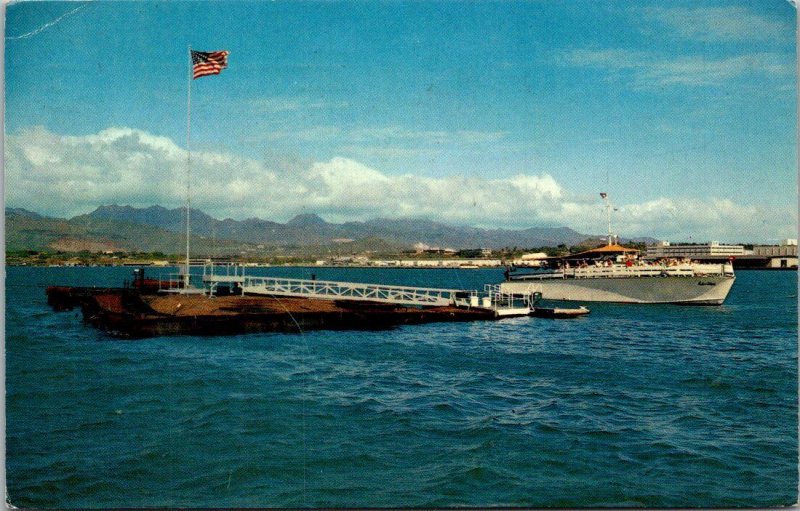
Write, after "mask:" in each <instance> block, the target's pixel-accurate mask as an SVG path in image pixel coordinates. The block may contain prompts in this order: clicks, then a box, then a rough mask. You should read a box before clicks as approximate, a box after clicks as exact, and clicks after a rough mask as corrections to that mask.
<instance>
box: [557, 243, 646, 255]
mask: <svg viewBox="0 0 800 511" xmlns="http://www.w3.org/2000/svg"><path fill="white" fill-rule="evenodd" d="M612 252H613V253H618V252H622V253H630V252H638V250H636V249H635V248H628V247H623V246H622V245H606V246H605V247H597V248H593V249H591V250H587V251H585V252H579V253H578V254H573V255H580V254H598V253H600V254H609V253H612Z"/></svg>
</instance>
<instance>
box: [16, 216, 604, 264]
mask: <svg viewBox="0 0 800 511" xmlns="http://www.w3.org/2000/svg"><path fill="white" fill-rule="evenodd" d="M184 216H185V210H184V209H183V208H174V209H168V208H164V207H162V206H150V207H147V208H135V207H131V206H118V205H104V206H100V207H98V208H97V209H95V210H94V211H92V212H91V213H89V214H86V215H79V216H76V217H73V218H70V219H64V218H53V217H47V216H44V215H40V214H38V213H35V212H32V211H28V210H25V209H22V208H7V209H6V248H7V250H45V249H51V250H63V251H76V250H90V251H100V250H125V251H162V252H165V253H180V252H181V250H182V247H183V246H184V245H183V244H184V243H185V241H184V232H185V223H184ZM191 222H192V225H191V227H192V244H193V247H194V248H195V250H196V251H197V253H198V255H199V254H201V253H210V252H209V251H211V250H213V251H214V252H215V253H218V254H222V253H239V252H241V251H257V250H262V251H263V250H265V249H268V248H273V249H275V248H278V249H280V248H283V249H290V248H312V247H316V248H322V247H327V248H328V249H330V248H331V247H337V249H339V250H342V251H344V250H347V249H348V248H350V249H353V250H355V249H356V248H358V249H360V250H399V249H408V248H411V247H413V246H414V245H415V244H419V243H422V244H424V245H428V246H431V247H442V248H444V247H449V248H454V249H464V248H501V247H520V248H523V247H525V248H528V247H542V246H557V245H560V244H565V245H576V244H580V243H582V242H584V241H585V240H587V239H597V237H596V236H590V235H585V234H581V233H578V232H576V231H574V230H572V229H570V228H568V227H554V228H551V227H532V228H529V229H519V230H513V229H481V228H476V227H465V226H457V225H449V224H446V223H442V222H436V221H433V220H428V219H386V218H377V219H373V220H368V221H365V222H345V223H341V224H336V223H329V222H326V221H325V220H324V219H322V218H320V217H319V216H318V215H316V214H302V215H298V216H296V217H294V218H292V219H291V220H289V221H288V222H286V223H285V224H282V223H278V222H273V221H270V220H263V219H260V218H248V219H245V220H232V219H230V218H226V219H224V220H218V219H216V218H213V217H211V216H210V215H208V214H206V213H204V212H203V211H200V210H197V209H192V210H191Z"/></svg>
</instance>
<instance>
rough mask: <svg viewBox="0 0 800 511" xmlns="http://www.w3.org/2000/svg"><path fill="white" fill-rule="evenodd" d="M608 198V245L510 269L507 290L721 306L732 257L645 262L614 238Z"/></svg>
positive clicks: (550, 296)
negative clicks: (725, 259)
mask: <svg viewBox="0 0 800 511" xmlns="http://www.w3.org/2000/svg"><path fill="white" fill-rule="evenodd" d="M600 196H601V197H602V198H603V199H604V200H605V202H606V211H607V214H608V219H609V221H608V225H609V228H608V231H609V234H608V240H609V244H608V245H606V246H604V247H599V248H595V249H592V250H588V251H585V252H580V253H577V254H571V255H568V256H563V257H552V258H547V259H545V260H544V261H543V263H544V265H543V267H540V268H538V269H533V270H528V271H525V272H520V271H507V272H506V281H505V282H503V283H502V284H501V286H500V290H501V292H503V293H512V294H519V295H530V294H531V293H541V296H542V298H543V299H546V300H568V301H579V302H620V303H675V304H688V305H721V304H722V303H723V302H724V301H725V298H727V296H728V293H729V292H730V290H731V287H732V286H733V282H734V281H735V280H736V276H735V275H734V273H733V264H732V263H731V261H728V262H726V263H717V264H705V263H697V262H693V261H690V260H676V259H664V260H661V261H652V262H651V261H643V260H641V259H639V257H638V251H637V250H635V249H631V248H626V247H623V246H620V245H618V244H616V243H614V242H613V240H614V236H613V235H612V234H611V206H610V204H609V203H608V195H607V194H606V193H601V194H600Z"/></svg>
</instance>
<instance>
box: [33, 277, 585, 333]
mask: <svg viewBox="0 0 800 511" xmlns="http://www.w3.org/2000/svg"><path fill="white" fill-rule="evenodd" d="M191 279H192V280H201V281H202V286H201V287H192V286H191V285H186V283H187V282H188V279H180V278H179V279H168V280H160V279H145V278H144V271H143V270H141V269H137V270H136V271H135V272H134V279H133V280H132V281H131V282H130V283H127V282H126V283H125V285H124V286H123V287H116V288H91V287H64V286H51V287H48V288H47V301H48V304H49V305H50V306H51V307H52V308H53V309H54V310H56V311H64V310H72V309H75V308H80V310H81V311H82V313H83V320H84V321H85V322H86V323H87V324H90V325H92V326H94V327H97V328H98V329H100V330H102V331H104V332H107V333H108V334H110V335H112V336H114V337H119V338H132V339H135V338H145V337H155V336H164V335H200V336H206V335H236V334H245V333H255V332H303V331H306V330H316V329H328V330H344V329H350V330H355V329H360V330H379V329H390V328H394V327H397V326H400V325H409V324H421V323H430V322H441V321H449V322H453V321H462V322H463V321H477V320H484V321H485V320H497V319H502V318H505V317H513V316H527V315H541V312H542V311H543V309H541V308H537V307H535V306H534V305H535V297H533V296H528V297H522V298H521V299H520V297H519V296H511V295H506V294H502V293H500V292H499V290H498V289H497V287H496V286H487V290H486V291H485V292H484V293H478V292H476V291H462V290H454V289H434V288H418V287H407V286H387V285H380V284H363V283H350V282H334V281H318V280H316V279H312V280H304V279H283V278H272V277H257V276H245V275H244V271H243V270H237V269H236V268H233V269H231V268H226V271H225V272H223V273H220V272H219V271H218V270H217V271H215V270H214V268H213V267H211V268H204V270H203V274H202V275H192V277H191ZM582 313H588V310H585V309H584V312H582Z"/></svg>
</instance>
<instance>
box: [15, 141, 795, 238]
mask: <svg viewBox="0 0 800 511" xmlns="http://www.w3.org/2000/svg"><path fill="white" fill-rule="evenodd" d="M5 148H6V149H5V150H6V154H5V158H6V161H5V164H6V167H5V180H6V182H5V184H6V204H7V205H8V206H10V207H24V208H27V209H31V210H34V211H37V212H40V213H45V214H50V215H55V216H72V215H76V214H81V213H87V212H89V211H92V210H93V209H94V208H95V207H97V206H98V205H101V204H112V203H116V204H129V205H133V206H139V207H142V206H149V205H152V204H161V205H164V206H168V207H176V206H180V205H182V203H183V200H184V196H185V175H186V161H187V160H186V157H187V154H186V152H185V151H184V150H183V149H182V148H180V147H179V146H177V145H176V144H175V143H174V142H173V141H171V140H170V139H168V138H164V137H158V136H154V135H152V134H149V133H146V132H143V131H140V130H135V129H130V128H109V129H107V130H104V131H101V132H100V133H97V134H93V135H87V136H83V137H73V136H60V135H57V134H54V133H51V132H49V131H47V130H46V129H44V128H41V127H39V128H32V129H28V130H24V131H21V132H19V133H17V134H13V135H9V136H8V137H7V139H6V146H5ZM192 176H193V184H192V189H193V198H192V202H193V204H194V205H195V206H196V207H198V208H200V209H203V210H204V211H206V212H207V213H209V214H211V215H213V216H216V217H218V218H224V217H231V218H238V219H243V218H249V217H260V218H265V219H272V220H278V221H285V220H287V219H288V218H290V217H291V216H293V215H294V214H297V213H300V212H316V213H318V214H320V215H322V216H323V217H324V218H325V219H327V220H329V221H333V222H343V221H348V220H366V219H370V218H376V217H389V218H399V217H428V218H431V219H435V220H439V221H444V222H449V223H460V224H469V225H475V226H484V227H514V228H520V227H531V226H561V225H566V226H569V227H572V228H574V229H576V230H578V231H581V232H587V233H600V232H602V231H603V230H604V228H603V226H604V225H605V223H604V214H603V211H602V208H601V206H600V203H599V198H598V197H594V196H591V197H585V196H578V195H576V194H573V193H570V192H569V191H568V190H567V189H565V188H564V187H563V186H562V185H561V184H559V183H558V181H557V180H556V179H555V178H554V177H553V176H551V175H549V174H548V173H546V172H541V171H540V172H538V173H536V174H530V173H527V174H518V175H516V176H512V177H509V178H498V179H484V178H478V177H466V176H458V175H454V176H445V177H441V178H432V177H420V176H416V175H411V174H405V175H394V174H386V173H384V172H381V171H380V170H377V169H374V168H370V167H368V166H366V165H364V164H361V163H359V162H357V161H354V160H352V159H348V158H342V157H335V158H332V159H330V160H328V161H321V162H311V163H302V162H294V163H289V164H287V163H286V162H284V164H283V165H281V166H280V167H277V168H272V167H271V166H269V165H267V164H265V163H263V162H258V161H254V160H250V159H247V158H242V157H239V156H235V155H232V154H224V153H211V152H193V153H192ZM796 225H797V215H796V212H794V211H792V210H791V208H788V207H787V208H777V207H764V206H754V205H750V206H743V205H740V204H735V203H733V202H731V201H730V200H726V199H715V198H709V199H705V198H704V199H692V198H688V199H667V198H662V199H658V200H654V201H646V202H641V203H634V204H626V205H622V206H621V207H620V212H619V213H617V214H616V215H615V226H616V228H617V230H618V231H619V232H620V233H622V234H623V235H624V236H653V237H661V238H667V239H688V237H689V236H692V237H693V239H695V240H709V239H719V240H720V241H726V240H730V241H747V240H759V239H767V238H783V237H789V236H790V234H791V233H794V232H795V231H796Z"/></svg>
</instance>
